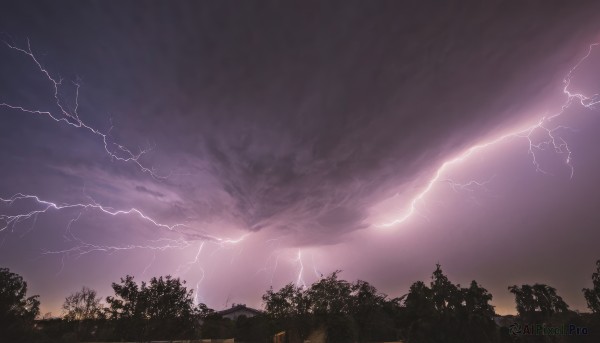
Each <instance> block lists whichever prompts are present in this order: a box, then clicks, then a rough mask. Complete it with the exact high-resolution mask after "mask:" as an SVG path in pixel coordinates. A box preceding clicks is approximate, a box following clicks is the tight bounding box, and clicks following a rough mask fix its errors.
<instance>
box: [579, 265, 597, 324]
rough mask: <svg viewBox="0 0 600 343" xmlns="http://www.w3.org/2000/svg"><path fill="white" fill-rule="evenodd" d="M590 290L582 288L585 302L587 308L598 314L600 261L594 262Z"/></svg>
mask: <svg viewBox="0 0 600 343" xmlns="http://www.w3.org/2000/svg"><path fill="white" fill-rule="evenodd" d="M592 283H593V285H594V286H593V287H592V288H584V289H583V295H584V296H585V300H586V301H587V306H588V308H589V309H590V310H591V311H592V312H593V313H596V314H600V260H598V261H596V272H595V273H593V274H592Z"/></svg>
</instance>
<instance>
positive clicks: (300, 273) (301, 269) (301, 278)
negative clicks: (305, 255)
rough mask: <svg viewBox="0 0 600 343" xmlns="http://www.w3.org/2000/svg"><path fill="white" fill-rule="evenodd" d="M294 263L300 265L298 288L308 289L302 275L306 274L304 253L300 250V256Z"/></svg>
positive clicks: (297, 280) (297, 279)
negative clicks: (303, 260)
mask: <svg viewBox="0 0 600 343" xmlns="http://www.w3.org/2000/svg"><path fill="white" fill-rule="evenodd" d="M294 262H296V263H298V265H299V267H300V268H299V270H298V277H297V278H296V286H302V287H304V288H306V282H305V281H304V277H303V276H302V274H303V273H304V263H302V251H301V250H300V249H298V256H297V257H296V259H295V260H294Z"/></svg>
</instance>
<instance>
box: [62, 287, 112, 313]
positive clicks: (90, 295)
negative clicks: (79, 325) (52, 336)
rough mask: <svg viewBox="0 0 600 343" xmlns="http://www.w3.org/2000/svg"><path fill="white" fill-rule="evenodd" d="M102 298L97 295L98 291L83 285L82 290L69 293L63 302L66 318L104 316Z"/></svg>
mask: <svg viewBox="0 0 600 343" xmlns="http://www.w3.org/2000/svg"><path fill="white" fill-rule="evenodd" d="M101 300H102V299H101V298H99V297H96V291H95V290H93V289H90V288H87V287H85V286H84V287H82V288H81V291H78V292H75V293H73V294H71V295H69V296H68V297H67V298H66V299H65V302H64V303H63V306H62V308H63V312H64V318H65V319H66V320H67V321H82V320H93V319H100V318H102V317H103V316H104V312H103V305H102V304H101V303H100V301H101Z"/></svg>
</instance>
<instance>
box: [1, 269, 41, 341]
mask: <svg viewBox="0 0 600 343" xmlns="http://www.w3.org/2000/svg"><path fill="white" fill-rule="evenodd" d="M37 298H38V296H37V295H34V296H29V297H28V296H27V282H25V281H23V278H22V277H21V276H20V275H18V274H15V273H11V272H10V270H8V268H0V333H1V334H0V335H1V336H2V338H3V339H5V340H6V341H11V342H20V341H24V342H25V341H28V340H30V339H31V337H30V336H31V331H32V327H33V323H34V319H35V317H36V316H37V315H38V314H39V312H40V310H39V306H40V302H39V300H38V299H37Z"/></svg>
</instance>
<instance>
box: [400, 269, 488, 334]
mask: <svg viewBox="0 0 600 343" xmlns="http://www.w3.org/2000/svg"><path fill="white" fill-rule="evenodd" d="M491 300H492V295H491V294H490V293H489V292H488V291H487V290H486V289H485V288H483V287H481V286H479V284H478V283H477V282H476V281H472V282H471V284H470V286H469V288H461V287H460V285H455V284H453V283H452V282H450V280H449V279H448V277H447V276H446V275H445V274H444V273H443V271H442V268H441V266H440V265H439V264H437V265H436V269H435V270H434V272H433V274H432V276H431V283H430V287H427V285H426V284H425V283H424V282H422V281H417V282H415V283H414V284H413V285H412V286H411V287H410V290H409V292H408V294H407V296H406V300H405V301H404V309H405V312H404V325H405V326H406V328H407V332H408V334H407V336H408V340H409V342H490V341H492V340H493V339H494V337H495V334H496V329H495V324H494V322H493V319H492V317H493V316H494V307H493V306H492V305H490V304H489V302H490V301H491Z"/></svg>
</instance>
